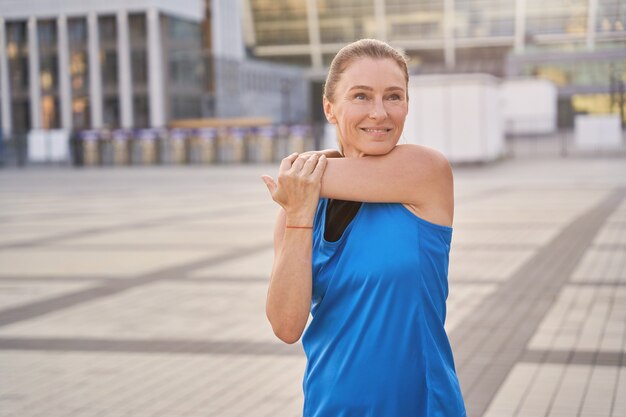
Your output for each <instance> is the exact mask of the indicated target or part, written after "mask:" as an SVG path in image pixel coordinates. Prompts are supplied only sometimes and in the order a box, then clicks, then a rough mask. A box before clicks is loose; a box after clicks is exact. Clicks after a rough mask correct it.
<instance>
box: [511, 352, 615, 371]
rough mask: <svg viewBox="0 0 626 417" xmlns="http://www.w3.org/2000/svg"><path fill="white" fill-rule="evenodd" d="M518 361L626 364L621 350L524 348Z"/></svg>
mask: <svg viewBox="0 0 626 417" xmlns="http://www.w3.org/2000/svg"><path fill="white" fill-rule="evenodd" d="M518 363H540V364H558V365H590V366H618V367H624V366H626V361H625V358H624V352H623V351H601V350H577V349H570V350H563V349H526V351H525V352H524V356H523V357H522V359H521V360H520V361H519V362H518Z"/></svg>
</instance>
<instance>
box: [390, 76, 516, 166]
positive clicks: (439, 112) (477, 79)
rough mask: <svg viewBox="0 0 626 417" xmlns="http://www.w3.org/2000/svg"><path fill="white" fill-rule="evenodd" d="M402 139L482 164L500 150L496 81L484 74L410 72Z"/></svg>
mask: <svg viewBox="0 0 626 417" xmlns="http://www.w3.org/2000/svg"><path fill="white" fill-rule="evenodd" d="M403 137H404V140H401V142H407V143H415V144H419V145H424V146H428V147H431V148H435V149H437V150H439V151H440V152H442V153H443V154H444V155H445V156H446V157H447V158H448V160H449V161H450V162H452V163H459V162H460V163H466V162H487V161H491V160H494V159H497V158H499V157H500V156H501V155H502V154H503V151H504V136H503V128H502V115H501V111H500V92H499V81H498V79H497V78H495V77H493V76H491V75H487V74H468V75H432V76H431V75H428V76H413V77H411V79H410V81H409V114H408V116H407V120H406V124H405V128H404V135H403Z"/></svg>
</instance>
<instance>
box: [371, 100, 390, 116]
mask: <svg viewBox="0 0 626 417" xmlns="http://www.w3.org/2000/svg"><path fill="white" fill-rule="evenodd" d="M386 117H387V110H386V109H385V104H384V103H383V101H382V100H379V99H376V100H373V102H372V108H371V109H370V118H371V119H384V118H386Z"/></svg>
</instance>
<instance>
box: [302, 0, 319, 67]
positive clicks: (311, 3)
mask: <svg viewBox="0 0 626 417" xmlns="http://www.w3.org/2000/svg"><path fill="white" fill-rule="evenodd" d="M306 15H307V24H308V25H307V26H308V27H309V45H310V46H311V63H312V64H313V68H314V69H322V67H323V60H322V41H321V37H320V24H319V19H318V15H317V2H316V1H315V0H306Z"/></svg>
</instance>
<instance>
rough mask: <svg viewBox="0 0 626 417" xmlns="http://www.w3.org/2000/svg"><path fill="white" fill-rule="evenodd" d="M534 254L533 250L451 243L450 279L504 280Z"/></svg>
mask: <svg viewBox="0 0 626 417" xmlns="http://www.w3.org/2000/svg"><path fill="white" fill-rule="evenodd" d="M533 254H534V251H533V250H507V249H497V250H493V249H470V248H460V249H457V247H456V246H455V245H454V243H453V244H452V249H451V251H450V266H449V270H448V275H449V279H450V281H453V282H463V281H504V280H507V279H508V278H509V277H510V276H511V275H512V274H513V273H514V272H515V271H517V269H519V267H520V266H522V265H523V264H524V263H525V262H526V261H528V259H530V258H531V257H532V255H533Z"/></svg>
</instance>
